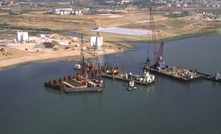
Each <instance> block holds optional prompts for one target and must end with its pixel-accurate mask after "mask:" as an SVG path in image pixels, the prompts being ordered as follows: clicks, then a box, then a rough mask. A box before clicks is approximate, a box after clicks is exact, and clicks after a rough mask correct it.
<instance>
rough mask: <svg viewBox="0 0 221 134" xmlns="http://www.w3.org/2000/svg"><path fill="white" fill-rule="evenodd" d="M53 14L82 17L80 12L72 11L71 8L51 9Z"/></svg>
mask: <svg viewBox="0 0 221 134" xmlns="http://www.w3.org/2000/svg"><path fill="white" fill-rule="evenodd" d="M52 12H53V14H60V15H71V14H73V15H82V14H83V13H82V11H81V10H74V9H73V8H53V9H52Z"/></svg>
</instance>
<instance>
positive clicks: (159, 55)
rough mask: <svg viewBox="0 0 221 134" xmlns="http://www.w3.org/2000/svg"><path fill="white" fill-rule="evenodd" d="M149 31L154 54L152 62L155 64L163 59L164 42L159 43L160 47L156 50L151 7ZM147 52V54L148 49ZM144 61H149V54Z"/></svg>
mask: <svg viewBox="0 0 221 134" xmlns="http://www.w3.org/2000/svg"><path fill="white" fill-rule="evenodd" d="M150 31H151V37H152V38H151V41H152V47H153V54H154V64H157V63H159V62H162V61H163V45H164V43H161V45H160V48H159V50H158V52H157V43H156V40H157V39H156V31H155V25H154V18H153V13H152V8H151V7H150ZM158 34H159V33H158ZM148 49H149V48H148ZM148 54H149V50H148ZM146 61H147V62H150V59H149V56H148V57H147V60H146Z"/></svg>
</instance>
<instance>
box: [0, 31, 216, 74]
mask: <svg viewBox="0 0 221 134" xmlns="http://www.w3.org/2000/svg"><path fill="white" fill-rule="evenodd" d="M215 33H217V32H216V31H205V32H201V33H195V34H185V35H180V36H175V37H171V38H167V39H164V40H163V41H164V42H169V41H174V40H181V39H186V38H192V37H197V36H204V35H212V34H215ZM218 34H220V33H218ZM125 42H127V41H125ZM135 42H136V43H137V42H140V43H143V42H147V41H134V42H129V43H123V44H124V46H123V47H124V49H119V48H118V47H119V46H118V44H115V45H114V47H112V48H108V49H107V53H103V52H102V53H100V54H99V56H100V55H104V54H111V53H118V52H124V51H128V50H131V49H133V48H134V46H133V45H132V43H135ZM112 44H113V43H112ZM53 53H54V54H37V55H32V56H29V55H27V56H23V57H14V58H11V59H6V60H0V70H6V69H10V68H15V67H18V66H23V65H26V64H32V63H39V62H59V61H79V60H80V59H81V54H80V52H77V53H76V52H75V53H74V52H73V51H72V52H64V53H62V54H61V53H57V52H53ZM0 54H1V53H0ZM85 58H93V55H91V54H85Z"/></svg>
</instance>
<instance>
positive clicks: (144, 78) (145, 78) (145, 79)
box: [102, 72, 155, 85]
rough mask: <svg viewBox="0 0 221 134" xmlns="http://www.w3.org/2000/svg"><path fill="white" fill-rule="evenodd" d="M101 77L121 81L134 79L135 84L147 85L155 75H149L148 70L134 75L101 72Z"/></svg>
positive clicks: (152, 80)
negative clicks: (142, 73)
mask: <svg viewBox="0 0 221 134" xmlns="http://www.w3.org/2000/svg"><path fill="white" fill-rule="evenodd" d="M102 77H106V78H110V79H115V80H121V81H127V82H129V81H131V80H134V82H135V83H136V84H139V85H149V84H151V83H154V80H155V76H154V75H150V74H149V72H144V75H135V74H131V73H130V74H108V73H103V74H102Z"/></svg>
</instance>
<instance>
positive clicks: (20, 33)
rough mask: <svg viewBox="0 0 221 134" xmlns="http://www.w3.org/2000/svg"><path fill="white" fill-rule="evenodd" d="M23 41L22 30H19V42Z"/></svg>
mask: <svg viewBox="0 0 221 134" xmlns="http://www.w3.org/2000/svg"><path fill="white" fill-rule="evenodd" d="M21 41H22V32H21V31H19V32H17V42H21Z"/></svg>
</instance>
